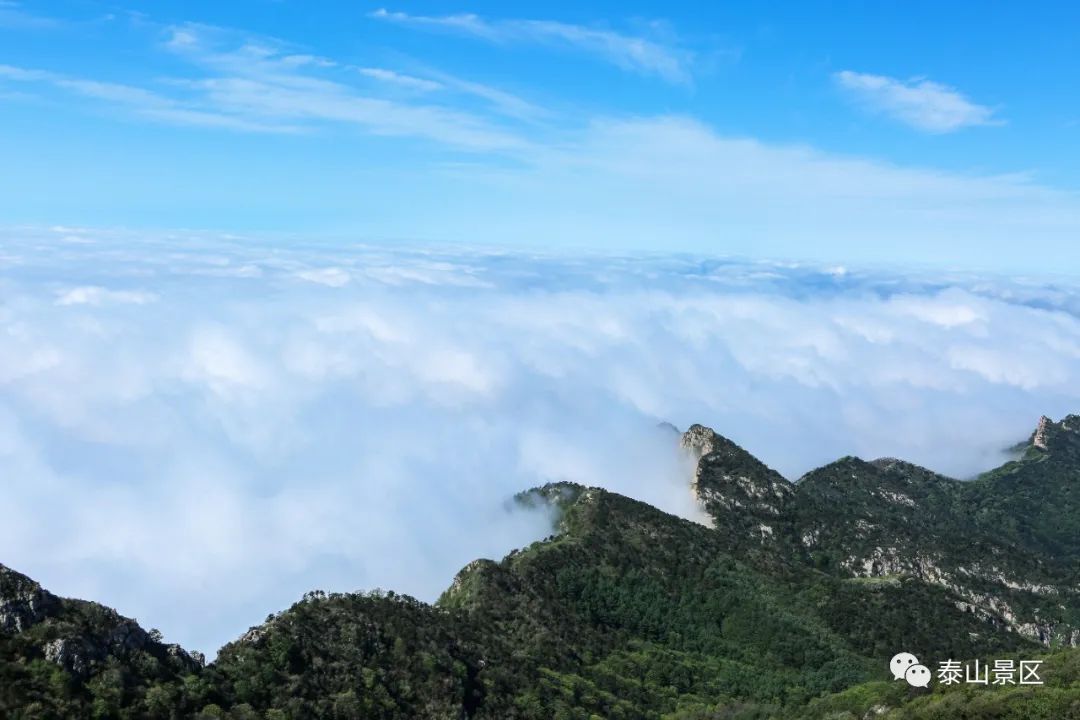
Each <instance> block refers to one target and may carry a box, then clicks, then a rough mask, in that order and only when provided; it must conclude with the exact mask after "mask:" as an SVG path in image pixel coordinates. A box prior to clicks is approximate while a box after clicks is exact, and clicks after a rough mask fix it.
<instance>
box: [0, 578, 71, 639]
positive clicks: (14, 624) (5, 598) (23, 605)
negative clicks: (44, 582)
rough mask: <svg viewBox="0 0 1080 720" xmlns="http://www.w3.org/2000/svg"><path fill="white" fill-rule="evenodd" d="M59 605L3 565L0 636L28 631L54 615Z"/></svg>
mask: <svg viewBox="0 0 1080 720" xmlns="http://www.w3.org/2000/svg"><path fill="white" fill-rule="evenodd" d="M59 604H60V603H59V600H58V599H57V597H56V596H55V595H53V594H52V593H49V592H47V591H45V590H43V589H42V587H41V585H39V584H37V583H36V582H34V581H33V580H31V579H30V578H28V577H26V576H25V575H20V574H19V573H17V572H15V571H14V570H12V569H10V568H7V567H5V566H3V565H0V632H7V633H18V632H22V631H24V630H27V629H29V628H30V627H31V626H32V625H36V624H37V623H39V622H41V621H43V620H44V619H45V618H46V617H48V616H49V614H50V613H53V612H55V611H56V610H57V609H58V608H59Z"/></svg>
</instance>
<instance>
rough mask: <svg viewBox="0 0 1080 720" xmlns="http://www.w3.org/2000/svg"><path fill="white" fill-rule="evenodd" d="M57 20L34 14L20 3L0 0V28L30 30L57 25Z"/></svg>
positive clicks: (11, 0)
mask: <svg viewBox="0 0 1080 720" xmlns="http://www.w3.org/2000/svg"><path fill="white" fill-rule="evenodd" d="M59 24H60V22H59V21H58V20H56V19H55V18H51V17H45V16H43V15H35V14H33V13H30V12H27V11H26V10H24V9H23V8H22V4H21V3H17V2H14V1H13V0H0V28H4V27H6V28H13V29H16V30H32V29H42V28H52V27H57V26H58V25H59Z"/></svg>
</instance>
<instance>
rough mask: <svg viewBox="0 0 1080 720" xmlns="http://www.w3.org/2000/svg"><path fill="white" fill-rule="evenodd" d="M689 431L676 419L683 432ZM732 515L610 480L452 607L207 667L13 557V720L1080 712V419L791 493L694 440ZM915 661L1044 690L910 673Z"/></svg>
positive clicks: (275, 637) (303, 632)
mask: <svg viewBox="0 0 1080 720" xmlns="http://www.w3.org/2000/svg"><path fill="white" fill-rule="evenodd" d="M667 431H668V430H661V432H667ZM672 441H673V442H679V443H681V444H682V446H683V448H684V449H685V451H686V452H689V453H693V454H694V455H695V456H697V458H698V465H697V472H696V475H695V477H694V478H693V489H694V492H695V493H696V494H697V497H698V500H699V501H700V504H701V506H702V508H703V509H704V511H705V512H706V513H707V514H708V516H709V517H710V519H711V523H710V524H709V525H706V524H702V523H697V522H691V521H689V520H685V519H682V518H678V517H674V516H671V515H668V514H665V513H663V512H661V511H659V510H657V509H655V508H653V507H651V506H649V505H646V504H644V503H641V502H637V501H635V500H632V499H630V498H626V497H623V496H620V495H617V494H614V493H610V492H607V491H604V490H602V489H599V488H586V487H581V486H577V485H571V484H565V483H564V484H555V485H548V486H545V487H542V488H537V489H534V490H531V491H527V492H524V493H522V494H521V495H520V496H518V498H516V502H518V503H520V504H524V505H537V504H543V505H550V506H554V507H555V508H556V509H557V517H558V521H557V525H556V527H554V528H553V534H552V535H551V536H550V537H548V538H546V539H545V540H542V541H540V542H536V543H533V544H532V545H530V546H528V547H526V548H523V549H521V550H519V551H514V552H512V553H511V554H510V555H508V556H507V557H506V558H503V559H502V560H501V561H498V562H496V561H492V560H477V561H475V562H473V563H470V564H469V565H468V566H466V567H465V568H464V569H462V570H461V572H460V573H459V574H458V576H457V577H456V578H455V580H454V582H453V584H452V585H451V587H450V588H448V589H447V590H446V591H445V593H444V594H443V595H442V597H440V598H439V600H438V601H437V602H436V603H434V604H432V605H429V604H425V603H422V602H419V601H417V600H415V599H413V598H410V597H407V596H403V595H398V594H395V593H392V592H387V593H382V592H378V593H357V594H337V593H331V594H326V593H323V592H321V591H312V592H309V593H308V594H307V595H305V596H304V598H303V599H301V600H300V601H299V602H297V603H295V604H294V605H293V606H292V607H290V608H288V609H286V610H284V611H282V612H280V613H278V614H275V615H273V616H271V617H269V618H267V619H266V621H265V622H263V623H262V624H260V625H258V626H256V627H253V628H251V630H249V631H248V632H247V633H246V634H244V635H243V636H242V637H241V638H239V639H237V640H236V641H234V642H232V643H230V644H228V645H226V646H225V647H224V648H222V649H221V650H220V652H219V654H218V656H217V658H216V659H215V660H214V661H213V662H211V663H209V664H207V663H206V662H204V660H203V658H201V657H200V656H198V655H197V654H194V653H188V652H186V651H185V650H183V649H182V648H180V647H178V646H175V645H168V644H165V643H164V642H163V639H162V638H161V637H160V635H159V634H158V633H157V632H155V631H144V630H143V629H142V628H140V627H139V626H138V625H137V624H136V623H134V622H133V621H131V620H129V619H127V618H124V617H122V616H120V615H118V614H117V613H116V612H114V611H112V610H110V609H108V608H105V607H102V606H100V605H97V604H95V603H92V602H86V601H81V600H69V599H62V598H58V597H56V596H53V595H52V594H51V593H49V592H48V591H47V590H45V589H43V588H42V587H40V586H39V585H38V584H37V583H35V582H34V581H33V580H31V579H29V578H27V577H25V576H23V575H21V574H19V573H17V572H15V571H14V570H10V569H7V568H4V567H3V566H0V717H5V718H7V717H10V718H78V717H87V718H236V719H241V718H243V719H247V718H265V719H271V718H274V719H278V718H280V719H284V718H296V719H300V718H334V719H338V718H341V719H344V718H388V719H389V718H402V719H409V720H414V719H418V718H423V719H427V718H431V719H436V718H438V719H444V718H445V719H447V720H461V719H465V718H475V719H477V720H480V719H490V720H510V719H514V718H520V719H522V720H550V719H552V718H554V719H556V720H596V719H598V718H611V719H613V720H615V719H619V720H630V719H634V718H652V719H657V720H659V719H661V718H663V719H666V720H676V719H678V720H706V719H709V720H717V719H720V718H725V719H732V720H733V719H735V718H745V719H748V720H749V719H752V718H753V719H757V718H760V719H765V718H777V719H784V720H787V719H794V720H798V719H800V718H805V719H807V720H809V719H825V718H830V719H834V720H841V719H844V720H847V719H856V718H858V719H861V718H867V717H873V718H885V719H890V718H910V719H930V718H941V719H945V718H950V719H951V718H1017V719H1020V718H1024V719H1028V718H1035V719H1037V718H1046V719H1047V720H1050V719H1051V718H1052V719H1054V720H1057V719H1060V718H1080V649H1076V648H1075V647H1074V646H1076V645H1078V644H1080V599H1078V597H1077V591H1076V588H1077V587H1078V586H1080V583H1078V580H1080V505H1078V500H1080V497H1078V493H1077V490H1076V488H1077V487H1078V486H1080V418H1078V417H1076V416H1070V417H1068V418H1066V419H1064V420H1062V421H1061V422H1057V423H1055V422H1051V421H1049V420H1047V419H1045V418H1044V419H1043V421H1041V422H1040V424H1039V427H1038V429H1037V430H1036V432H1035V433H1034V434H1033V435H1032V437H1031V438H1030V439H1029V440H1028V441H1027V442H1026V443H1023V444H1021V446H1019V447H1018V448H1017V449H1016V450H1017V456H1016V459H1015V460H1014V461H1012V462H1010V463H1008V464H1006V465H1005V466H1003V467H1001V468H999V469H997V470H994V471H993V472H991V473H988V474H986V475H985V476H983V477H980V478H978V479H975V480H972V481H965V482H960V481H957V480H952V479H949V478H945V477H942V476H940V475H937V474H935V473H933V472H931V471H929V470H925V469H923V468H919V467H917V466H914V465H911V464H909V463H904V462H901V461H898V460H891V459H886V460H876V461H872V462H867V461H863V460H859V459H857V458H843V459H841V460H839V461H837V462H835V463H832V464H830V465H828V466H825V467H823V468H820V469H818V470H815V471H813V472H811V473H809V474H808V475H806V476H805V477H803V478H801V479H800V480H799V481H798V482H796V483H790V482H788V481H787V480H785V479H784V478H783V477H781V476H780V475H779V474H777V473H775V472H774V471H773V470H771V469H770V468H768V467H767V466H766V465H765V464H763V463H761V462H760V461H759V460H757V459H756V458H754V457H753V456H751V455H750V454H749V453H747V452H746V451H745V450H743V449H742V448H740V447H739V446H738V445H736V444H735V443H732V442H731V441H730V440H727V439H726V438H723V437H721V436H720V435H717V434H716V433H714V432H712V431H711V430H709V429H708V428H704V427H702V426H694V427H692V428H691V429H690V430H688V431H687V432H686V433H683V434H680V435H675V434H674V433H673V434H672ZM900 650H905V651H909V652H912V653H914V654H915V655H917V656H918V657H919V658H924V659H925V662H927V664H928V665H930V666H931V667H932V668H933V667H934V665H936V663H937V662H939V661H944V660H946V659H955V660H959V661H965V662H966V661H971V660H975V659H979V660H981V661H982V662H984V663H985V662H989V661H992V660H995V659H999V658H1012V659H1025V660H1027V659H1033V660H1042V665H1041V666H1040V677H1041V679H1042V681H1043V683H1044V684H1042V685H1034V686H1022V685H1017V684H1006V685H990V684H987V685H975V684H971V683H958V684H955V685H944V684H941V683H939V682H933V683H931V685H930V687H928V688H917V687H911V686H909V685H908V684H907V683H905V682H903V681H896V680H893V679H892V675H891V674H890V673H889V671H888V661H889V658H890V657H891V656H892V655H893V654H894V653H896V652H898V651H900Z"/></svg>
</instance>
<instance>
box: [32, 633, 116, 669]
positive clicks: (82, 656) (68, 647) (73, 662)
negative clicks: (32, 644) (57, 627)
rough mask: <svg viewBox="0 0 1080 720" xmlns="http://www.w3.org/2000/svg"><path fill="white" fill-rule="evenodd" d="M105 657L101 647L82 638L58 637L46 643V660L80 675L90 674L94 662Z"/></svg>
mask: <svg viewBox="0 0 1080 720" xmlns="http://www.w3.org/2000/svg"><path fill="white" fill-rule="evenodd" d="M104 657H105V653H103V652H102V650H101V648H96V647H94V646H93V645H91V644H90V643H88V642H86V640H83V639H80V638H57V639H56V640H52V641H50V642H48V643H46V644H45V659H46V660H48V661H49V662H51V663H56V664H57V665H59V666H60V667H62V668H64V669H65V670H67V671H68V672H69V673H71V674H72V675H76V676H79V677H86V676H87V675H89V674H90V669H91V668H92V667H93V664H94V663H96V662H100V661H101V660H102V659H104Z"/></svg>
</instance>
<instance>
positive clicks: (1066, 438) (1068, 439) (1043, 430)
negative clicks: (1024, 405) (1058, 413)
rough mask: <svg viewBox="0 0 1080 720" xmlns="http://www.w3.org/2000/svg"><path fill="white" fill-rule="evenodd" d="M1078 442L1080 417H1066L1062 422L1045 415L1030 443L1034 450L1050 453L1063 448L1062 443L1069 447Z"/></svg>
mask: <svg viewBox="0 0 1080 720" xmlns="http://www.w3.org/2000/svg"><path fill="white" fill-rule="evenodd" d="M1077 440H1080V415H1066V416H1065V417H1064V418H1062V419H1061V421H1060V422H1054V421H1053V420H1051V419H1050V418H1048V417H1047V416H1046V415H1043V416H1042V417H1041V418H1039V424H1038V425H1037V426H1036V427H1035V432H1034V433H1032V435H1031V440H1030V441H1029V442H1030V444H1031V446H1032V447H1033V448H1035V449H1037V450H1042V451H1043V452H1049V451H1051V450H1054V449H1056V448H1058V447H1059V446H1061V443H1062V442H1064V443H1066V445H1069V444H1071V443H1075V442H1076V441H1077ZM1073 447H1075V445H1073Z"/></svg>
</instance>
